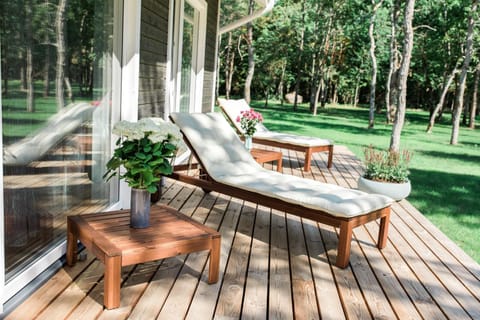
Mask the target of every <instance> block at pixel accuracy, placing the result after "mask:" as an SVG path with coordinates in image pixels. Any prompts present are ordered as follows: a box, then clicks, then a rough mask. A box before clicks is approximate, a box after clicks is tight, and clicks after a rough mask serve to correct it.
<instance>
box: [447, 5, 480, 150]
mask: <svg viewBox="0 0 480 320" xmlns="http://www.w3.org/2000/svg"><path fill="white" fill-rule="evenodd" d="M478 2H479V0H474V1H473V3H472V8H471V12H470V15H469V17H468V30H467V39H466V42H465V59H464V60H463V65H462V70H461V72H460V77H459V80H458V88H457V91H456V93H455V105H454V108H453V112H452V135H451V138H450V144H453V145H455V144H457V143H458V136H459V133H460V117H461V115H462V110H463V99H464V94H465V85H466V82H467V75H468V68H469V66H470V61H471V60H472V54H473V35H474V27H475V22H476V19H475V17H476V12H477V8H478Z"/></svg>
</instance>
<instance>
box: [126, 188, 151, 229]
mask: <svg viewBox="0 0 480 320" xmlns="http://www.w3.org/2000/svg"><path fill="white" fill-rule="evenodd" d="M131 195H132V198H131V200H130V227H132V228H136V229H142V228H148V227H149V226H150V192H148V191H147V189H135V188H132V193H131Z"/></svg>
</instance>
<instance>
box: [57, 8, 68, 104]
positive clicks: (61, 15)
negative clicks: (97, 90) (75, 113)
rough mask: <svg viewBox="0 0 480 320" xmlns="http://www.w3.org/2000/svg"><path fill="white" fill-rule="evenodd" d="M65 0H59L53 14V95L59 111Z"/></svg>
mask: <svg viewBox="0 0 480 320" xmlns="http://www.w3.org/2000/svg"><path fill="white" fill-rule="evenodd" d="M66 5H67V0H59V1H58V6H57V13H56V16H55V35H56V37H57V39H56V46H57V64H56V68H57V69H56V76H55V97H56V101H57V110H58V111H60V110H61V109H62V108H63V107H64V106H65V100H64V96H63V95H64V87H63V82H64V78H65V37H64V31H65V30H64V26H65V7H66Z"/></svg>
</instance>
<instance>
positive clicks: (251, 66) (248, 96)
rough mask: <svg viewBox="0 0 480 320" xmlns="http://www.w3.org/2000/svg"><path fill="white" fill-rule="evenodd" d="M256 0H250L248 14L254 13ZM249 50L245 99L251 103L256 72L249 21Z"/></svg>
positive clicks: (251, 26) (247, 38)
mask: <svg viewBox="0 0 480 320" xmlns="http://www.w3.org/2000/svg"><path fill="white" fill-rule="evenodd" d="M254 5H255V1H254V0H249V6H248V14H249V15H251V14H253V9H254ZM246 40H247V50H248V71H247V78H246V79H245V88H244V92H243V95H244V98H245V100H246V101H247V102H248V103H250V101H251V99H252V98H251V86H252V80H253V75H254V73H255V49H254V47H253V24H252V23H251V22H249V23H248V24H247V36H246Z"/></svg>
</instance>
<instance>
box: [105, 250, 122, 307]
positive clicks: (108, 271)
mask: <svg viewBox="0 0 480 320" xmlns="http://www.w3.org/2000/svg"><path fill="white" fill-rule="evenodd" d="M121 272H122V257H121V256H114V257H105V274H104V288H103V292H104V297H103V304H104V305H105V307H106V308H107V309H114V308H118V307H119V306H120V274H121Z"/></svg>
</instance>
